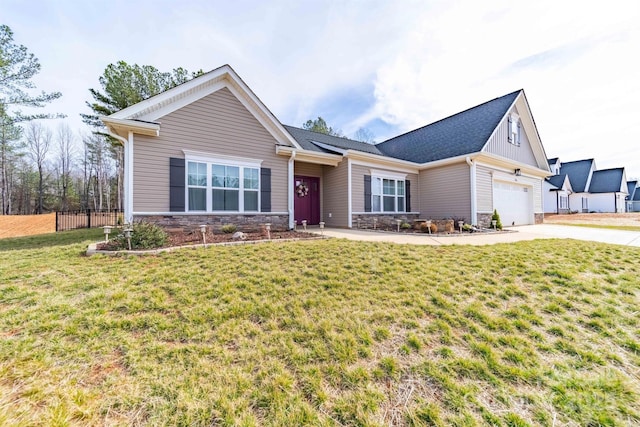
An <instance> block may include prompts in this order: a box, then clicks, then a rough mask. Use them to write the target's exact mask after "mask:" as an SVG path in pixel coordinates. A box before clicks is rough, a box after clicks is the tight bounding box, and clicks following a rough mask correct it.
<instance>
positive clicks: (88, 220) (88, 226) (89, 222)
mask: <svg viewBox="0 0 640 427" xmlns="http://www.w3.org/2000/svg"><path fill="white" fill-rule="evenodd" d="M87 228H91V209H87Z"/></svg>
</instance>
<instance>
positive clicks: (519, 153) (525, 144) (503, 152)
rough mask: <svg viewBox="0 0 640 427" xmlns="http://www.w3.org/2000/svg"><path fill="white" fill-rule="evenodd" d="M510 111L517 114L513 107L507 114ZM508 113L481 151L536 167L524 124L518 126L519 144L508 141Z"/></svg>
mask: <svg viewBox="0 0 640 427" xmlns="http://www.w3.org/2000/svg"><path fill="white" fill-rule="evenodd" d="M512 112H515V113H516V114H518V111H517V110H516V109H515V107H514V108H513V109H512V110H511V111H509V114H511V113H512ZM509 114H507V116H505V117H504V119H503V120H502V122H501V123H500V124H499V125H498V128H497V129H496V131H495V133H494V134H493V136H492V137H491V138H490V139H489V142H488V143H487V145H486V146H485V148H484V149H483V151H485V152H488V153H492V154H496V155H498V156H502V157H506V158H507V159H511V160H515V161H517V162H520V163H524V164H527V165H532V166H536V167H537V166H538V163H537V162H536V158H535V156H534V155H533V150H531V144H530V143H529V138H528V137H527V134H526V132H525V130H524V126H522V127H521V128H520V131H521V132H520V145H519V146H518V145H514V144H512V143H510V142H509V120H508V116H509Z"/></svg>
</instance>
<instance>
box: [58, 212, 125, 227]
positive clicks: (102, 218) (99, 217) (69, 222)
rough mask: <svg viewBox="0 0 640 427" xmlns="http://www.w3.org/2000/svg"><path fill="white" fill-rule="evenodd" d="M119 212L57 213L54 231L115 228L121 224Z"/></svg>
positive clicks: (121, 217)
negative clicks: (108, 226) (109, 226)
mask: <svg viewBox="0 0 640 427" xmlns="http://www.w3.org/2000/svg"><path fill="white" fill-rule="evenodd" d="M123 221H124V219H123V214H122V211H121V210H118V209H112V210H108V211H106V210H91V209H87V210H86V211H57V212H56V231H65V230H75V229H77V228H97V227H103V226H105V225H111V226H114V227H115V226H117V225H121V224H122V223H123Z"/></svg>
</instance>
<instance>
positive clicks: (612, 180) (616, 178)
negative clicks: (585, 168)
mask: <svg viewBox="0 0 640 427" xmlns="http://www.w3.org/2000/svg"><path fill="white" fill-rule="evenodd" d="M623 176H624V168H615V169H603V170H599V171H594V172H593V176H592V177H591V184H590V185H589V193H615V192H619V191H620V189H621V188H622V177H623Z"/></svg>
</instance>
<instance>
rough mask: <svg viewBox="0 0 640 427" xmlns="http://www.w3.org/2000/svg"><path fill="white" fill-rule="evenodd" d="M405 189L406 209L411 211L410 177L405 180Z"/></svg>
mask: <svg viewBox="0 0 640 427" xmlns="http://www.w3.org/2000/svg"><path fill="white" fill-rule="evenodd" d="M404 191H405V196H404V197H405V202H404V203H405V210H406V211H407V212H411V181H409V180H408V179H407V180H406V181H405V182H404Z"/></svg>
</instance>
